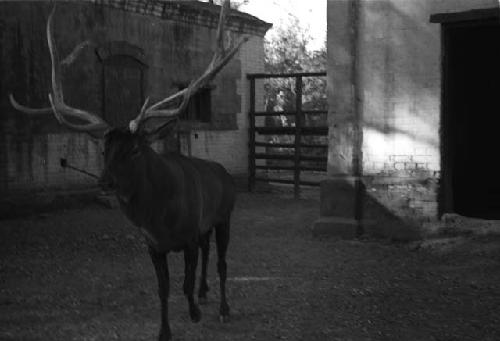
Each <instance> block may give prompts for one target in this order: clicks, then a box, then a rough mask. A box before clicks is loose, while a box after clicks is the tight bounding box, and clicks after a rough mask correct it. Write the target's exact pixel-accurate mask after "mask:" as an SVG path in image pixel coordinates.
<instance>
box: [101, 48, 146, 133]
mask: <svg viewBox="0 0 500 341" xmlns="http://www.w3.org/2000/svg"><path fill="white" fill-rule="evenodd" d="M97 55H98V56H99V59H100V61H101V62H102V105H103V111H102V112H103V116H104V119H105V120H106V121H107V122H109V123H110V124H111V125H112V126H114V127H124V126H127V125H128V123H129V122H130V120H132V119H133V118H135V117H136V116H137V114H138V113H139V111H140V109H141V106H142V104H143V103H144V84H145V79H144V77H145V70H146V68H147V65H146V64H145V62H144V56H143V51H142V49H141V48H139V47H136V46H134V45H131V44H129V43H128V42H124V41H116V42H110V43H108V44H106V45H105V46H101V47H99V48H98V49H97Z"/></svg>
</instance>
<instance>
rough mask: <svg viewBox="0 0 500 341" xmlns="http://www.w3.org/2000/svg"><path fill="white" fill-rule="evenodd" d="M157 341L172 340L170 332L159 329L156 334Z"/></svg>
mask: <svg viewBox="0 0 500 341" xmlns="http://www.w3.org/2000/svg"><path fill="white" fill-rule="evenodd" d="M158 341H172V334H171V333H170V330H161V331H160V335H159V336H158Z"/></svg>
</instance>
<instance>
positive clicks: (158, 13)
mask: <svg viewBox="0 0 500 341" xmlns="http://www.w3.org/2000/svg"><path fill="white" fill-rule="evenodd" d="M85 1H86V2H90V3H94V4H95V5H98V6H105V7H111V8H116V9H121V10H125V11H128V12H133V13H138V14H143V15H150V16H155V17H158V18H161V19H164V20H172V21H177V22H182V23H186V24H196V25H200V26H207V27H211V28H212V27H213V28H216V27H217V23H218V21H219V12H220V7H221V6H219V5H214V4H209V3H205V2H199V1H161V0H85ZM68 2H71V0H68ZM272 26H273V25H272V24H270V23H268V22H265V21H263V20H260V19H259V18H257V17H254V16H252V15H250V14H248V13H244V12H240V11H237V10H234V9H232V10H231V11H230V13H229V15H228V22H227V24H226V27H227V28H228V29H229V30H231V31H235V32H238V33H246V34H252V35H257V36H262V37H263V36H264V35H265V34H266V32H267V31H268V30H269V29H270V28H271V27H272Z"/></svg>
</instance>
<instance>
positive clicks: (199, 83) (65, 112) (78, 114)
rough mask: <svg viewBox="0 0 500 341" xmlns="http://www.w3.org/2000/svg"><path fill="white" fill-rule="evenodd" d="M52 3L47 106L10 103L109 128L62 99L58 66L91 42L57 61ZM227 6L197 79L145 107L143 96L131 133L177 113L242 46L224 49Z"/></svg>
mask: <svg viewBox="0 0 500 341" xmlns="http://www.w3.org/2000/svg"><path fill="white" fill-rule="evenodd" d="M55 9H56V8H55V6H54V9H53V10H52V12H51V13H50V16H49V18H48V20H47V42H48V45H49V51H50V59H51V63H52V93H50V94H49V101H50V105H51V106H50V107H47V108H40V109H35V108H29V107H27V106H24V105H21V104H19V103H18V102H17V101H16V100H15V98H14V96H12V94H10V96H9V97H10V101H11V103H12V106H13V107H14V108H16V109H17V110H19V111H22V112H25V113H27V114H47V113H53V114H54V115H55V117H56V118H57V120H58V121H59V122H60V123H61V124H64V125H66V126H67V127H69V128H72V129H75V130H79V131H86V132H92V131H101V130H105V129H107V128H109V126H108V124H107V123H106V122H105V121H104V120H103V119H102V118H100V117H99V116H98V115H96V114H92V113H90V112H87V111H85V110H82V109H77V108H73V107H70V106H69V105H67V104H66V103H64V94H63V88H62V79H61V71H62V70H61V69H62V68H63V67H66V66H68V65H70V64H71V63H72V62H73V61H74V60H75V59H76V58H77V57H78V55H79V54H80V52H81V51H82V50H83V48H84V47H86V46H87V45H89V44H90V42H88V41H85V42H83V43H81V44H79V45H77V46H76V47H75V48H74V49H73V51H72V52H71V53H70V54H69V55H68V56H67V57H66V58H64V59H63V60H62V62H59V56H58V51H57V48H56V44H55V40H54V37H53V34H52V21H53V17H54V13H55ZM228 9H229V0H225V1H224V3H223V5H222V8H221V13H220V17H219V24H218V26H217V47H216V50H215V53H214V56H213V57H212V60H211V62H210V64H209V65H208V67H207V69H206V70H205V72H204V73H203V74H202V75H201V77H199V78H198V79H196V80H195V81H193V82H191V84H190V85H189V86H188V87H187V88H186V89H183V90H181V91H179V92H177V93H175V94H173V95H171V96H169V97H167V98H164V99H162V100H161V101H159V102H156V103H154V104H153V105H151V106H149V107H148V104H149V98H148V99H146V101H145V102H144V105H143V106H142V109H141V111H140V113H139V115H138V116H137V117H136V118H135V119H134V120H132V121H130V124H129V129H130V131H131V132H132V133H135V132H137V130H138V129H139V127H140V126H141V124H143V123H144V122H146V121H147V120H148V119H150V118H153V117H173V116H177V115H179V114H180V113H181V112H182V111H183V110H185V108H186V107H187V105H188V103H189V99H190V98H191V97H192V96H193V95H194V94H195V93H196V92H197V91H198V90H199V89H200V88H202V87H204V86H206V85H207V83H208V82H209V81H210V80H211V79H213V78H214V77H215V75H216V74H217V73H218V72H219V71H220V70H221V69H222V68H223V67H224V66H225V65H226V64H227V63H228V62H229V61H230V60H231V58H232V57H233V56H234V55H235V54H236V52H238V49H239V48H240V47H241V45H242V44H243V43H245V42H246V41H247V40H248V37H243V38H242V39H241V40H240V41H239V42H238V43H237V44H235V45H234V46H233V47H231V48H230V49H228V50H226V49H225V48H224V35H223V33H224V32H223V31H224V30H223V28H224V21H225V17H226V13H227V11H228ZM179 98H182V101H181V104H180V105H179V106H178V107H177V108H173V109H160V107H161V106H164V105H166V104H172V103H173V102H175V101H177V100H178V99H179ZM66 116H70V117H74V118H78V119H80V120H83V121H85V122H86V123H83V124H76V123H71V122H69V121H68V120H67V119H66Z"/></svg>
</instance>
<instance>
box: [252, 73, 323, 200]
mask: <svg viewBox="0 0 500 341" xmlns="http://www.w3.org/2000/svg"><path fill="white" fill-rule="evenodd" d="M325 76H326V72H304V73H287V74H248V75H247V78H248V80H249V81H250V111H249V153H248V168H249V169H248V174H249V178H248V187H249V191H253V190H254V188H255V183H256V181H264V182H274V183H283V184H293V186H294V194H295V197H296V198H298V197H300V186H301V185H302V186H319V182H320V181H318V180H315V179H309V180H306V179H302V178H301V175H302V172H304V171H308V172H326V163H327V155H326V152H327V150H328V143H327V142H321V141H318V140H317V139H316V140H314V139H310V140H312V141H308V142H305V141H303V138H304V137H307V136H318V137H319V136H324V137H327V136H328V126H327V124H326V119H325V122H324V125H323V126H308V125H307V124H306V120H305V119H304V118H305V117H306V115H321V114H323V115H326V114H327V110H326V108H325V110H304V108H303V103H302V97H303V96H302V95H303V86H304V82H303V78H304V77H325ZM271 78H293V79H294V80H295V87H294V90H295V91H294V92H295V108H294V110H281V111H269V110H264V111H256V80H259V79H264V80H265V79H271ZM273 116H274V117H276V116H281V117H283V116H285V117H290V116H292V117H293V118H294V120H295V122H294V125H289V126H269V125H266V124H265V118H269V117H273ZM259 118H260V120H259ZM262 118H264V119H262ZM263 123H264V124H263ZM266 136H278V142H276V141H269V139H266V138H265V137H266ZM280 136H289V137H293V141H287V142H281V140H280V139H279V137H280ZM288 139H289V140H291V139H290V138H288ZM277 149H278V150H279V152H276V150H277ZM310 150H322V151H324V153H323V154H324V155H311V153H310V152H308V151H310ZM259 160H260V161H259ZM273 160H274V161H273ZM276 160H279V161H278V162H276ZM287 162H288V165H287V164H286V163H287ZM305 162H308V163H309V165H306V164H304V163H305ZM280 163H281V164H280ZM290 163H291V164H290ZM311 163H312V165H311ZM273 171H274V172H273ZM281 171H289V172H290V171H291V172H293V174H292V175H293V178H291V179H287V178H280V177H279V175H280V174H281V173H279V172H281ZM313 178H314V176H313Z"/></svg>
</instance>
